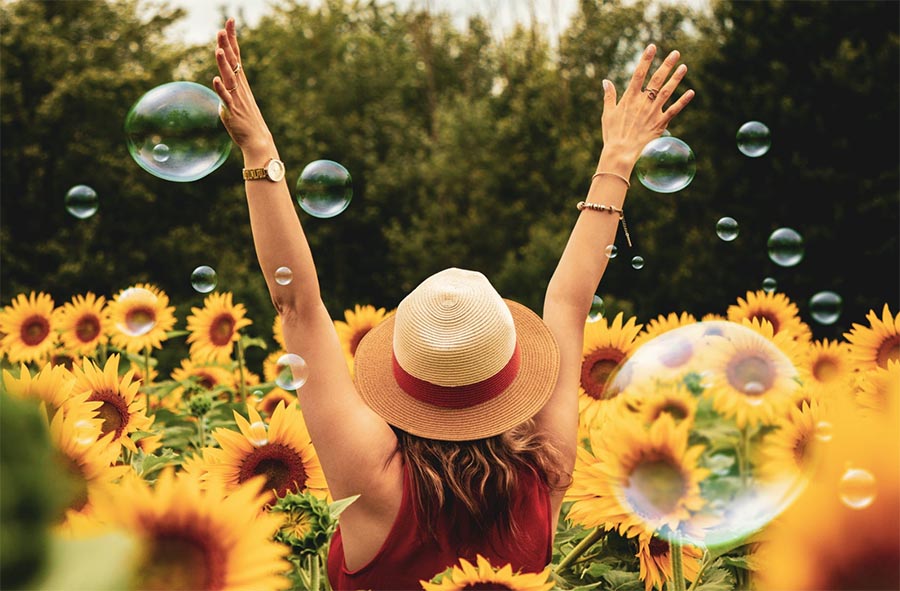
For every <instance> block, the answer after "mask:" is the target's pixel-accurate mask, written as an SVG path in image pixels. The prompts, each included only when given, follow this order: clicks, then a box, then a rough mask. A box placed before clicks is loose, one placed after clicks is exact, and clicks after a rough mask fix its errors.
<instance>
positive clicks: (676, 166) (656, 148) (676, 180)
mask: <svg viewBox="0 0 900 591" xmlns="http://www.w3.org/2000/svg"><path fill="white" fill-rule="evenodd" d="M634 168H635V171H636V172H637V177H638V180H639V181H641V184H642V185H644V186H645V187H647V188H648V189H650V190H651V191H656V192H657V193H674V192H676V191H680V190H682V189H684V188H685V187H687V186H688V185H689V184H691V181H692V180H693V179H694V174H696V172H697V162H696V158H695V157H694V151H693V150H691V147H690V146H689V145H687V144H686V143H684V141H682V140H680V139H678V138H677V137H674V136H663V137H658V138H656V139H655V140H651V141H650V142H648V143H647V145H646V146H644V149H643V150H642V151H641V155H640V156H639V157H638V160H637V162H636V163H635V166H634Z"/></svg>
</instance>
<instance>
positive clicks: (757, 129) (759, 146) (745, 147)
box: [737, 121, 772, 158]
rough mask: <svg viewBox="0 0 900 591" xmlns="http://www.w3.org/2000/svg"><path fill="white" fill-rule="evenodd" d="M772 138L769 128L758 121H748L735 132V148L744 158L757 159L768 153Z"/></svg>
mask: <svg viewBox="0 0 900 591" xmlns="http://www.w3.org/2000/svg"><path fill="white" fill-rule="evenodd" d="M771 145H772V136H771V134H770V133H769V128H768V127H767V126H766V125H765V124H764V123H760V122H759V121H748V122H746V123H744V124H743V125H741V127H740V128H739V129H738V131H737V147H738V150H740V151H741V153H742V154H743V155H744V156H749V157H751V158H758V157H759V156H762V155H763V154H765V153H766V152H768V151H769V146H771Z"/></svg>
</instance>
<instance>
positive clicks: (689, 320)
mask: <svg viewBox="0 0 900 591" xmlns="http://www.w3.org/2000/svg"><path fill="white" fill-rule="evenodd" d="M696 322H697V319H696V318H695V317H694V315H693V314H688V313H687V312H682V313H681V315H680V316H679V315H678V314H676V313H675V312H671V313H670V314H668V315H666V316H664V315H662V314H660V315H659V316H657V317H656V318H654V319H653V320H651V321H650V322H648V323H647V326H645V327H644V330H643V331H642V332H641V333H640V334H639V335H638V336H637V338H636V339H635V340H634V347H635V348H637V347H640V346H641V345H643V344H644V343H646V342H647V341H649V340H652V339H654V338H655V337H658V336H659V335H661V334H663V333H667V332H669V331H670V330H675V329H676V328H679V327H682V326H688V325H691V324H694V323H696Z"/></svg>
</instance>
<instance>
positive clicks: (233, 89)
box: [225, 86, 237, 92]
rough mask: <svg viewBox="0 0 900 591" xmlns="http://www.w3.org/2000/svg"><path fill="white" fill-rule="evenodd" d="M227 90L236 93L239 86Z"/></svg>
mask: <svg viewBox="0 0 900 591" xmlns="http://www.w3.org/2000/svg"><path fill="white" fill-rule="evenodd" d="M225 90H227V91H228V92H234V91H235V90H237V86H235V87H234V88H226V89H225Z"/></svg>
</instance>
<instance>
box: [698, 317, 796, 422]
mask: <svg viewBox="0 0 900 591" xmlns="http://www.w3.org/2000/svg"><path fill="white" fill-rule="evenodd" d="M757 322H758V321H757ZM761 325H763V326H765V325H768V323H767V322H762V323H761ZM776 337H777V335H776ZM773 338H775V337H773ZM777 338H779V339H783V338H785V337H783V336H782V337H777ZM704 364H705V365H706V367H707V368H708V369H709V371H708V374H707V375H706V376H705V382H704V383H705V385H706V390H705V392H704V395H706V396H708V397H710V398H711V399H712V401H713V407H714V408H715V409H716V410H717V411H719V412H720V413H721V414H722V415H723V416H725V417H729V418H733V419H734V421H735V423H736V424H737V426H738V427H740V428H743V427H744V426H746V425H748V424H749V425H756V424H760V423H763V424H772V423H774V422H775V421H776V420H778V418H780V417H782V416H784V414H785V413H786V412H787V410H786V407H787V406H788V405H789V404H790V403H791V401H792V400H793V395H794V392H795V391H796V390H798V389H799V388H800V384H799V382H798V381H797V377H798V372H797V369H796V367H795V366H794V364H793V363H792V362H791V360H790V359H789V358H788V357H787V356H786V355H785V354H784V353H783V352H782V351H781V350H780V349H779V348H778V347H777V346H775V345H774V343H773V342H772V341H771V340H769V339H767V338H766V337H764V336H762V335H761V334H759V333H757V332H755V331H752V330H741V331H731V332H730V333H729V335H728V337H727V338H719V339H715V340H714V341H711V342H710V347H708V348H707V350H706V351H705V360H704Z"/></svg>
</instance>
